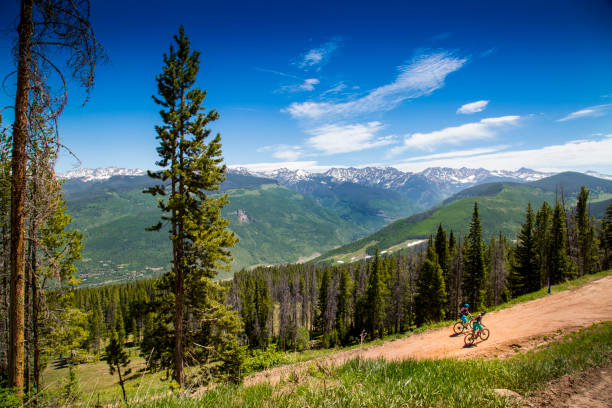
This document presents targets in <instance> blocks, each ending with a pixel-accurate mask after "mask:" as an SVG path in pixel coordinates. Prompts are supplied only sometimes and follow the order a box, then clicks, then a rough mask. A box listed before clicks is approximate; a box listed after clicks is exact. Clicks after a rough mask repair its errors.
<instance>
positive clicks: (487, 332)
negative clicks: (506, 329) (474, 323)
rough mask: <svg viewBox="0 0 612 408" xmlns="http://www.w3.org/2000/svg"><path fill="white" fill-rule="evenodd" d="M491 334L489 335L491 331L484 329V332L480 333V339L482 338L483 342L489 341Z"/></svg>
mask: <svg viewBox="0 0 612 408" xmlns="http://www.w3.org/2000/svg"><path fill="white" fill-rule="evenodd" d="M489 334H490V333H489V329H482V330H481V331H480V338H481V339H482V340H486V339H488V338H489Z"/></svg>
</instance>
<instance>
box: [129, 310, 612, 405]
mask: <svg viewBox="0 0 612 408" xmlns="http://www.w3.org/2000/svg"><path fill="white" fill-rule="evenodd" d="M611 357H612V322H608V323H603V324H598V325H594V326H591V327H589V328H587V329H583V330H581V331H579V332H576V333H573V334H571V335H568V336H566V337H564V338H563V339H562V340H560V341H558V342H555V343H553V344H551V345H549V346H547V347H545V348H539V349H535V350H532V351H530V352H527V353H525V354H520V355H517V356H515V357H512V358H510V359H507V360H485V359H473V360H453V359H445V360H421V361H415V360H408V361H402V362H392V363H390V362H386V361H383V360H361V359H355V360H352V361H350V362H348V363H346V364H344V365H342V366H340V367H337V368H332V369H330V370H329V371H327V370H325V369H317V368H315V367H314V366H313V369H312V370H308V372H306V373H300V374H294V375H289V377H288V378H287V379H285V380H284V381H281V382H280V383H279V384H276V385H270V384H259V385H255V386H251V387H242V386H220V387H218V388H216V389H214V390H211V391H208V392H207V393H206V394H204V395H203V396H201V397H198V398H187V397H178V396H175V397H167V398H164V399H159V400H153V401H149V402H146V403H142V404H140V405H138V406H139V407H143V408H144V407H168V408H189V407H214V408H225V407H270V408H272V407H289V408H293V407H295V408H297V407H349V408H350V407H389V408H396V407H397V408H399V407H462V408H465V407H510V406H515V405H516V401H513V400H509V399H505V398H503V397H500V396H499V395H497V394H495V393H494V392H493V389H495V388H509V389H512V390H514V391H517V392H520V393H528V392H531V391H536V390H538V389H540V388H542V387H543V386H544V385H545V384H546V383H547V381H549V380H551V379H553V378H557V377H560V376H562V375H564V374H568V373H571V372H574V371H576V370H582V369H585V368H588V367H593V366H597V365H601V364H606V363H609V362H610V361H611V360H610V359H611Z"/></svg>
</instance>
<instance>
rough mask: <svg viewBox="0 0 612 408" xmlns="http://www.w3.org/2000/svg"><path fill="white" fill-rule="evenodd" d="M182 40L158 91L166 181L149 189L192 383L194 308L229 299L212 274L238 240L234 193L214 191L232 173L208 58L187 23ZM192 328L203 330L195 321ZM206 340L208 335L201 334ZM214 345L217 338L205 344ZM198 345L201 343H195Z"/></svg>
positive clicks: (199, 310) (178, 347) (178, 358)
mask: <svg viewBox="0 0 612 408" xmlns="http://www.w3.org/2000/svg"><path fill="white" fill-rule="evenodd" d="M174 40H175V43H176V47H177V48H176V49H175V48H174V45H171V46H170V51H169V53H168V54H164V64H165V65H164V67H163V71H162V73H161V74H159V75H157V77H156V80H157V90H158V94H159V96H158V97H155V96H154V97H153V99H154V101H155V102H156V103H157V104H158V105H160V106H161V107H162V110H161V111H160V115H161V117H162V120H163V122H164V124H163V125H161V126H156V128H155V130H156V132H157V139H158V140H159V142H160V145H159V147H158V148H157V152H158V154H159V156H160V160H159V161H158V162H157V163H156V164H157V165H158V166H159V167H161V168H162V170H159V171H156V172H149V176H150V177H152V178H154V179H157V180H160V182H161V183H160V184H158V185H156V186H154V187H151V188H149V189H148V190H146V191H145V192H146V193H149V194H152V195H154V196H159V197H160V198H159V200H158V203H159V207H160V208H161V210H162V211H163V213H164V215H163V216H162V221H160V222H159V223H158V224H157V225H156V226H154V227H153V228H151V229H153V230H159V229H161V228H162V225H163V224H162V222H166V221H167V222H169V226H170V231H169V233H170V240H171V241H172V271H171V272H169V280H170V282H171V283H172V286H173V287H172V291H173V294H174V317H173V323H174V325H173V329H174V367H173V368H174V370H173V373H174V378H175V380H176V381H177V382H178V384H179V385H180V386H181V387H182V386H183V385H184V375H183V360H184V355H185V351H184V347H185V344H193V342H192V341H190V342H188V343H186V342H185V341H184V336H185V334H186V329H185V327H184V320H185V317H186V308H189V310H190V313H191V314H192V315H193V314H196V315H199V318H197V320H200V321H202V319H203V318H204V316H203V315H205V314H206V313H208V312H211V311H215V312H216V311H218V310H220V309H221V308H223V307H224V306H223V305H222V304H221V303H219V301H218V300H219V297H220V293H221V292H222V289H221V287H220V286H219V285H218V284H217V283H215V282H214V281H213V280H212V278H214V277H215V275H216V273H217V270H219V269H226V270H227V269H229V267H230V262H231V259H232V258H231V253H230V251H229V248H230V247H232V246H234V244H235V243H236V241H237V238H236V237H235V235H234V234H233V233H232V232H231V231H230V230H228V229H227V226H228V225H229V221H228V220H226V219H225V218H223V217H222V216H221V208H222V207H223V206H224V205H226V204H227V203H228V199H227V195H216V196H215V195H213V193H214V192H215V191H217V190H218V189H219V185H220V184H221V182H222V181H223V180H224V179H225V165H223V164H222V162H223V158H222V156H221V136H220V135H219V134H217V135H216V136H214V137H213V138H212V139H211V140H208V142H207V138H208V137H209V136H210V134H211V131H210V129H208V128H207V126H208V125H209V124H210V123H211V122H213V121H215V120H217V119H218V118H219V114H218V113H217V112H216V111H215V110H209V111H208V113H205V112H204V108H203V106H202V102H203V101H204V98H205V97H206V92H205V91H202V90H201V89H199V88H197V87H195V82H196V76H197V74H198V71H199V66H200V53H199V52H197V51H194V52H191V49H190V43H189V40H188V39H187V37H186V36H185V33H184V30H183V28H182V27H181V28H180V29H179V35H178V36H175V37H174ZM189 332H190V333H195V332H196V331H194V330H193V328H190V330H189ZM199 341H204V342H205V343H206V342H207V341H208V340H207V339H199ZM204 346H209V344H204ZM189 347H193V346H189Z"/></svg>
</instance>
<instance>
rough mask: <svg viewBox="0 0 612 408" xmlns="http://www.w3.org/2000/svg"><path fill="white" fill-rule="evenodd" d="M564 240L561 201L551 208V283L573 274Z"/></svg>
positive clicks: (549, 258)
mask: <svg viewBox="0 0 612 408" xmlns="http://www.w3.org/2000/svg"><path fill="white" fill-rule="evenodd" d="M566 242H567V228H566V226H565V210H564V209H563V206H562V205H561V203H560V202H557V203H556V204H555V208H554V210H553V216H552V226H551V230H550V246H549V248H548V263H549V270H550V283H551V284H557V283H561V282H563V281H565V280H566V279H569V278H570V277H572V276H573V268H572V265H571V261H570V259H569V258H568V256H567V252H566V251H567V250H566Z"/></svg>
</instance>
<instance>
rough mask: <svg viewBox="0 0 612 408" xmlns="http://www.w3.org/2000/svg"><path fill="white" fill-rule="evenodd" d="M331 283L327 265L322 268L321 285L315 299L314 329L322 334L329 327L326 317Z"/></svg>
mask: <svg viewBox="0 0 612 408" xmlns="http://www.w3.org/2000/svg"><path fill="white" fill-rule="evenodd" d="M330 283H331V272H330V270H329V268H328V267H326V268H325V269H323V276H322V277H321V287H320V288H319V299H318V300H317V309H318V313H317V320H316V322H315V330H317V331H318V332H319V333H321V334H323V333H325V332H326V331H328V330H329V329H330V327H329V322H328V319H327V313H326V312H327V304H328V303H329V299H328V296H329V285H330Z"/></svg>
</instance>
